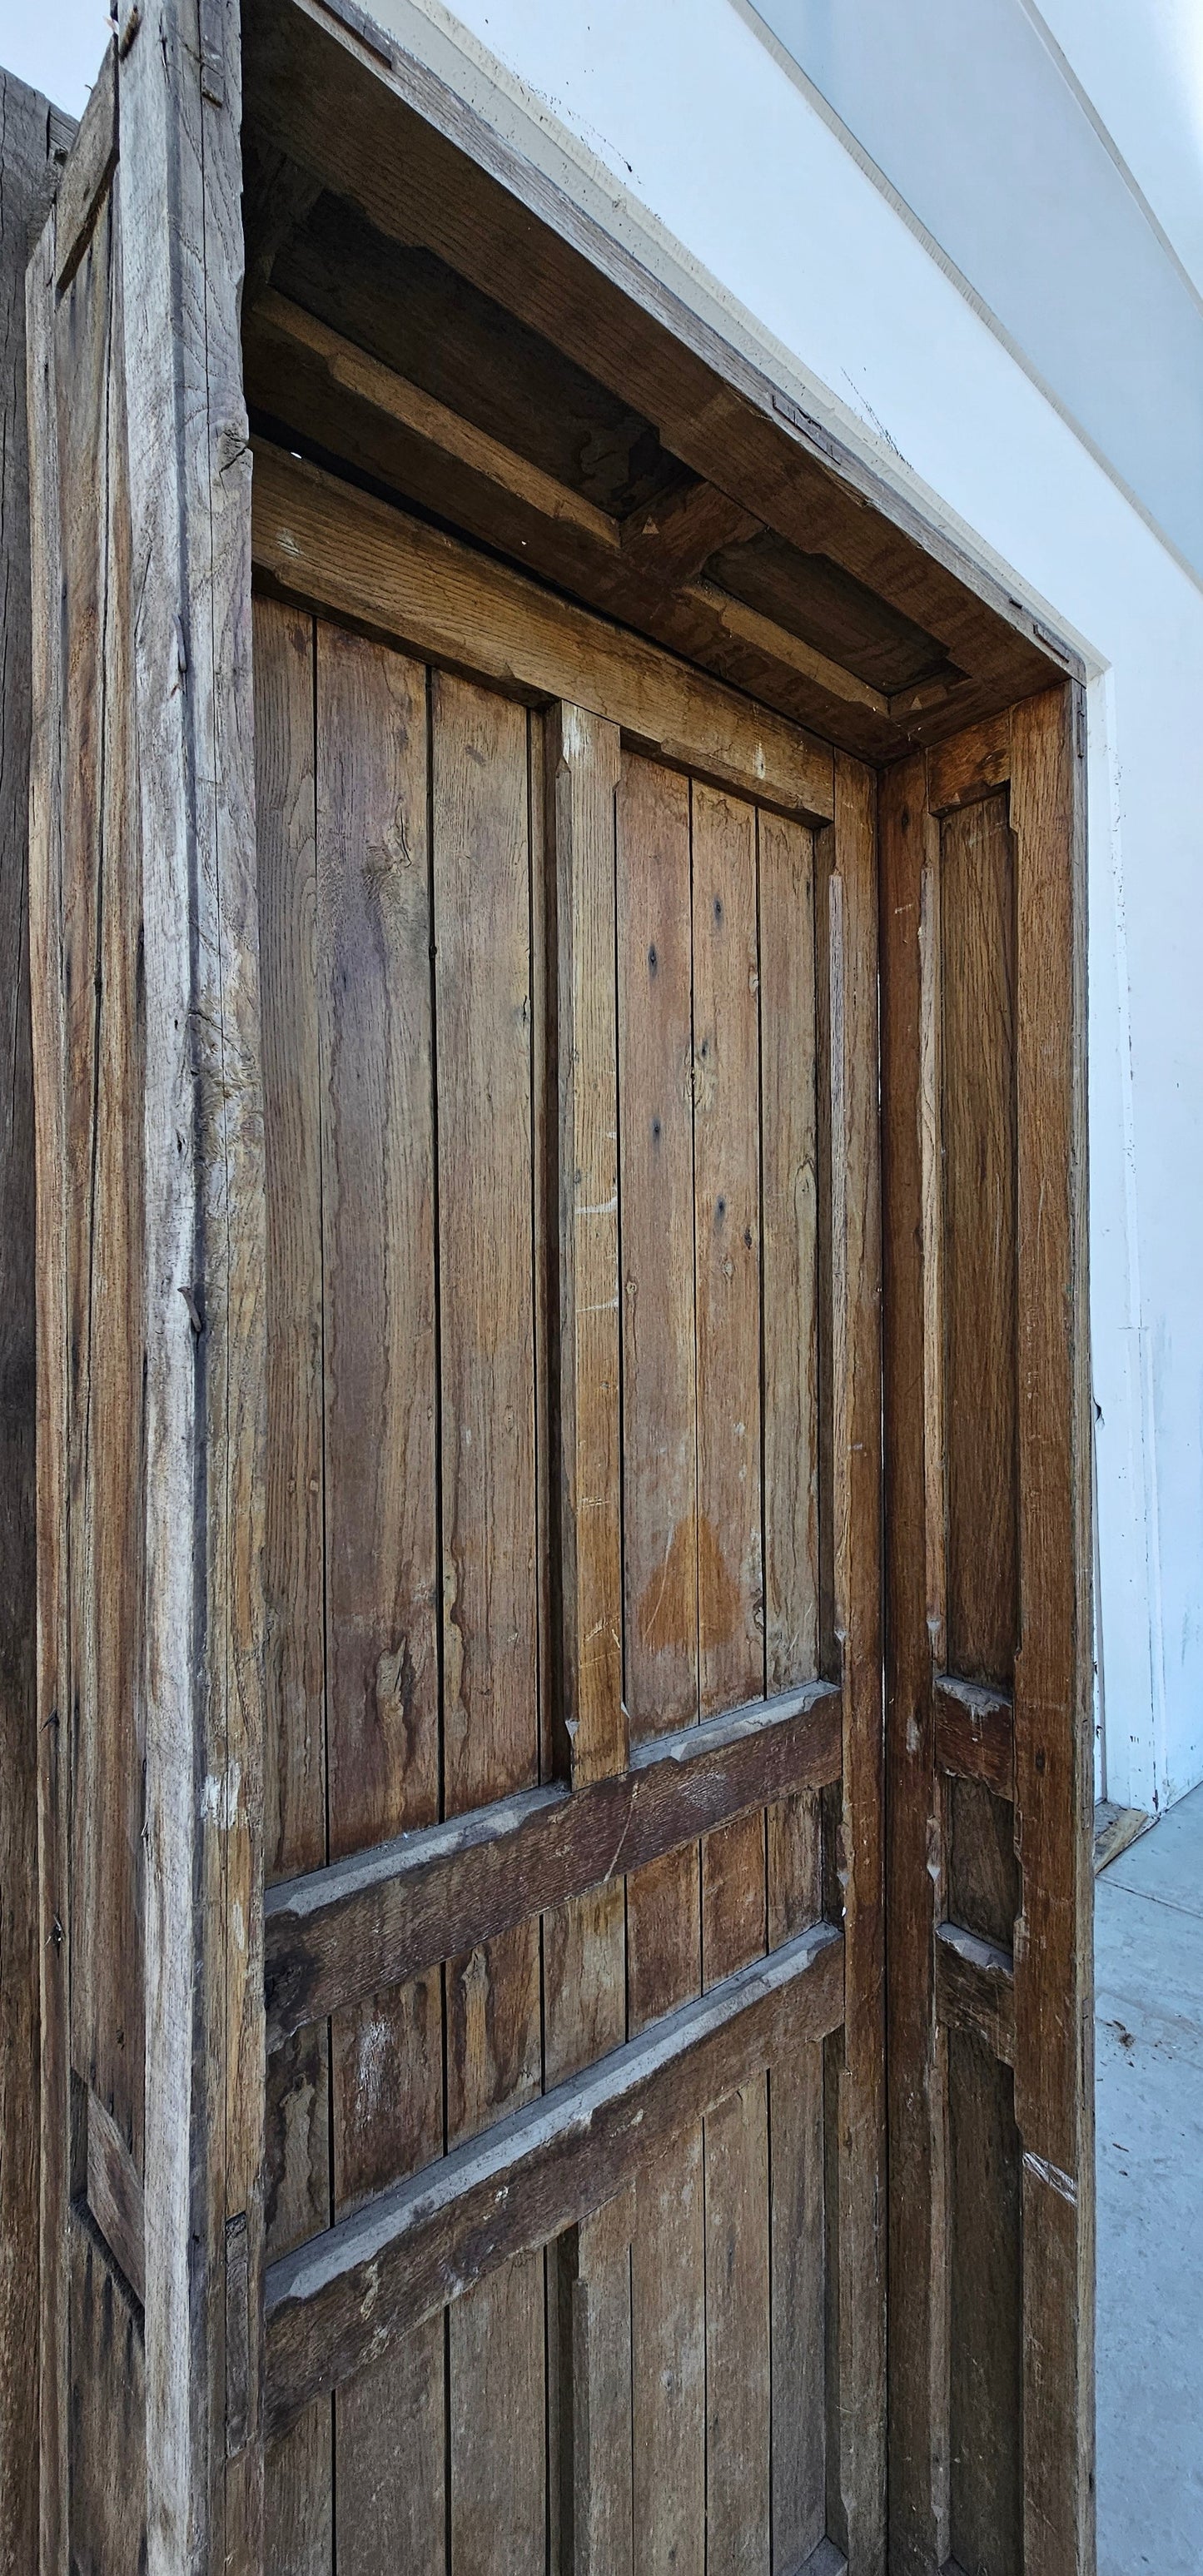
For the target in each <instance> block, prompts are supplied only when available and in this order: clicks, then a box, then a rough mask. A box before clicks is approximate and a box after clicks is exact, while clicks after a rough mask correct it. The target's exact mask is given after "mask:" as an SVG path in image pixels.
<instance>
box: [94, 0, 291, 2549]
mask: <svg viewBox="0 0 1203 2576" xmlns="http://www.w3.org/2000/svg"><path fill="white" fill-rule="evenodd" d="M119 77H120V105H121V135H122V155H121V159H120V161H119V163H118V165H117V178H116V181H115V186H116V188H117V191H118V194H119V201H120V212H121V236H122V246H123V257H124V262H125V279H124V303H123V312H124V329H125V367H124V372H125V383H126V399H127V405H128V417H129V451H130V482H131V498H132V516H133V566H132V579H131V593H132V597H133V598H134V600H135V601H136V602H137V603H138V613H137V617H136V621H135V630H134V633H135V651H134V691H135V701H136V707H137V774H138V779H139V784H140V789H141V818H142V843H143V870H144V875H143V884H144V906H145V913H144V918H145V950H144V954H145V996H146V1046H147V1098H146V1116H145V1128H144V1134H145V1139H146V1154H147V1172H146V1204H147V1210H148V1243H147V1258H146V1325H147V1344H148V1352H149V1355H150V1357H149V1365H148V1371H147V1391H146V1404H147V1453H146V1454H147V1497H148V1502H147V1538H146V1568H147V1582H146V1600H147V1648H146V1658H145V1679H146V1689H147V1704H148V1707H149V1708H151V1709H153V1711H154V1725H153V1727H152V1728H150V1729H148V1740H147V1792H146V1796H147V1853H146V1867H147V1881H148V1891H149V1902H148V1909H147V1993H148V2012H147V2021H148V2028H150V2029H153V2031H154V2034H155V2045H154V2049H153V2051H152V2052H151V2053H150V2054H149V2055H148V2062H147V2090H146V2105H147V2108H146V2135H147V2178H148V2189H147V2208H146V2222H147V2223H146V2247H147V2265H146V2274H147V2298H146V2345H147V2450H148V2459H149V2480H150V2486H149V2501H150V2512H149V2527H148V2549H149V2567H150V2570H151V2571H152V2576H159V2571H164V2576H165V2571H166V2570H167V2569H168V2568H170V2569H171V2570H172V2571H173V2576H179V2571H180V2570H185V2571H188V2570H192V2569H194V2568H195V2569H198V2570H199V2569H200V2568H201V2567H202V2566H205V2565H208V2564H209V2563H211V2561H212V2560H213V2559H217V2560H218V2561H220V2562H222V2563H224V2564H225V2565H226V2566H227V2567H228V2568H229V2569H231V2570H232V2571H233V2570H240V2569H242V2568H244V2567H253V2566H254V2565H255V2564H256V2563H257V2562H258V2560H259V2558H260V2556H261V2550H262V2453H261V2445H260V2444H259V2442H258V2440H257V2437H256V2427H257V2425H258V2423H259V2420H260V2405H259V2365H260V2350H261V2341H262V2330H261V2260H262V2201H261V2182H260V2175H261V2166H262V2147H263V2116H264V2090H265V2088H264V2054H263V1963H262V1922H263V1887H262V1845H263V1834H262V1700H263V1640H262V1601H261V1592H260V1583H261V1565H262V1540H263V1508H264V1474H263V1468H264V1432H265V1369H264V1348H263V1332H264V1313H263V1294H262V1283H263V1277H264V1257H265V1232H266V1226H265V1207H264V1181H263V1166H262V1092H261V1079H260V1042H259V1001H258V985H257V947H258V943H257V933H256V903H257V895H256V880H255V841H254V822H253V815H254V782H253V776H252V746H253V739H254V725H253V714H252V707H251V677H252V674H251V614H250V453H249V445H248V440H247V423H246V411H245V404H244V401H243V394H242V367H241V346H240V332H239V289H240V284H241V277H242V257H243V254H242V231H241V185H242V172H241V153H240V149H239V126H240V114H241V53H240V46H239V31H238V10H237V0H213V5H211V6H207V7H206V10H205V24H204V42H203V43H202V42H201V41H199V31H198V25H197V9H196V5H195V0H163V6H162V7H161V8H160V10H159V11H158V14H157V18H156V23H155V29H154V37H153V41H151V40H150V37H149V31H148V30H147V31H143V34H142V37H141V41H138V40H135V41H134V42H133V43H132V44H131V45H130V47H129V48H128V50H127V51H126V53H125V55H124V58H123V60H122V62H121V65H120V76H119ZM198 1326H199V1329H198ZM198 1778H199V1779H200V1780H202V1781H204V1782H206V1783H208V1784H210V1785H209V1792H207V1793H206V1795H205V1796H204V1797H203V1798H200V1799H198V1797H197V1781H198ZM227 2245H230V2246H231V2247H232V2248H233V2251H234V2255H235V2259H234V2260H233V2261H232V2263H231V2265H230V2269H229V2278H228V2285H227Z"/></svg>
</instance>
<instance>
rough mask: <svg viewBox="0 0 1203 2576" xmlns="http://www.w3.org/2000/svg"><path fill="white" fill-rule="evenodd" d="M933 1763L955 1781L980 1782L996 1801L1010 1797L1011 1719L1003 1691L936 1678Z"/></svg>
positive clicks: (1012, 1785)
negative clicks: (991, 1792)
mask: <svg viewBox="0 0 1203 2576" xmlns="http://www.w3.org/2000/svg"><path fill="white" fill-rule="evenodd" d="M934 1689H935V1702H936V1761H937V1763H938V1764H939V1767H940V1769H941V1771H951V1772H952V1773H953V1774H954V1776H955V1777H956V1778H957V1779H959V1780H980V1781H981V1782H982V1783H983V1786H984V1787H985V1788H987V1789H992V1790H993V1792H994V1795H995V1797H996V1798H1013V1797H1014V1795H1015V1721H1014V1716H1013V1713H1012V1708H1011V1701H1010V1697H1009V1695H1008V1693H1007V1692H1006V1691H997V1690H987V1689H985V1688H984V1687H983V1685H982V1684H981V1683H979V1682H961V1681H956V1680H954V1679H953V1677H952V1675H951V1674H949V1673H941V1674H939V1675H938V1677H937V1680H936V1682H935V1685H934Z"/></svg>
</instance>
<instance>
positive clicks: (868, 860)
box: [821, 754, 886, 2576]
mask: <svg viewBox="0 0 1203 2576" xmlns="http://www.w3.org/2000/svg"><path fill="white" fill-rule="evenodd" d="M825 839H826V843H827V846H826V849H825V851H824V854H823V855H824V862H825V865H824V873H823V877H822V881H821V894H822V912H821V919H822V923H823V929H824V932H825V939H824V948H825V959H826V979H827V988H826V1010H827V1025H828V1029H829V1032H830V1037H829V1045H830V1058H829V1066H830V1070H829V1080H830V1140H831V1141H830V1154H831V1161H830V1171H831V1219H830V1227H831V1236H830V1239H831V1351H832V1361H831V1387H832V1496H831V1510H832V1518H833V1523H834V1528H833V1543H832V1581H833V1609H834V1621H835V1635H836V1642H837V1650H838V1653H839V1658H840V1664H841V1668H842V1678H843V1691H844V1703H843V1705H844V1765H843V1794H842V1815H841V1819H840V1825H839V1832H840V1836H841V1879H842V1883H843V1895H844V1939H845V1945H846V1977H845V2021H844V2038H843V2064H842V2067H841V2068H840V2072H839V2075H838V2078H837V2089H836V2106H835V2118H836V2130H837V2138H838V2213H837V2214H838V2238H839V2253H838V2260H839V2268H840V2283H839V2300H838V2346H839V2368H838V2381H837V2387H838V2404H837V2406H836V2409H835V2414H834V2422H833V2417H832V2414H831V2413H829V2417H828V2422H829V2429H830V2431H831V2433H832V2435H833V2438H834V2442H835V2455H834V2458H830V2459H829V2488H830V2487H831V2486H832V2484H833V2483H834V2487H835V2491H836V2492H837V2493H838V2496H839V2500H840V2505H841V2521H842V2523H843V2524H844V2525H845V2526H846V2538H845V2530H844V2529H840V2530H838V2531H836V2532H835V2533H833V2534H831V2536H832V2537H834V2538H835V2539H836V2540H837V2541H838V2542H839V2543H840V2545H841V2546H842V2547H844V2548H845V2553H846V2556H847V2558H848V2563H849V2567H850V2568H851V2569H852V2570H854V2571H856V2576H879V2571H881V2570H882V2569H883V2568H884V2565H885V2550H886V2531H885V2468H886V2460H885V2252H886V2248H885V2227H886V2213H885V2210H884V2207H883V2206H882V2200H881V2182H880V2178H881V2174H882V2172H883V2170H884V2164H883V2159H884V2153H885V2066H884V2055H885V2052H884V2046H883V2034H884V2007H885V1995H884V1978H885V1960H884V1949H883V1932H884V1893H883V1858H884V1845H883V1826H884V1815H883V1808H884V1800H883V1745H882V1675H881V1646H882V1631H881V1220H880V1187H879V1160H878V1115H877V1104H878V1035H877V797H876V781H875V780H874V778H873V777H872V775H871V774H870V773H869V772H868V771H866V770H864V769H863V768H861V766H860V765H859V763H857V762H856V761H853V760H851V759H849V758H848V757H847V756H846V755H845V754H839V755H837V759H836V813H835V822H834V825H833V827H832V831H831V833H830V834H829V835H827V836H825ZM845 1872H846V1878H844V1876H843V1873H845ZM833 2393H834V2392H833V2391H832V2390H830V2389H829V2398H830V2397H831V2395H832V2394H833ZM829 2531H830V2525H829Z"/></svg>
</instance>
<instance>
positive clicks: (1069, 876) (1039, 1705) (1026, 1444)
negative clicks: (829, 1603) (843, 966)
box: [1011, 690, 1094, 2576]
mask: <svg viewBox="0 0 1203 2576" xmlns="http://www.w3.org/2000/svg"><path fill="white" fill-rule="evenodd" d="M1084 741H1085V727H1084V723H1082V722H1081V719H1080V709H1076V708H1075V703H1074V698H1073V695H1072V693H1071V692H1070V691H1068V690H1058V691H1052V692H1050V693H1048V694H1047V695H1046V696H1044V697H1042V698H1034V699H1031V700H1029V701H1028V702H1027V703H1026V704H1025V705H1024V706H1022V707H1017V708H1016V709H1015V710H1014V713H1013V715H1012V720H1011V760H1012V766H1011V821H1012V826H1013V829H1014V832H1015V841H1016V871H1017V879H1018V884H1017V912H1018V976H1017V995H1016V1054H1017V1092H1018V1113H1017V1124H1018V1139H1019V1283H1020V1284H1019V1514H1020V1527H1019V1545H1020V1557H1021V1563H1022V1565H1023V1574H1024V1598H1023V1631H1022V1640H1023V1642H1022V1650H1021V1653H1020V1655H1019V1657H1018V1659H1017V1663H1016V1673H1015V1795H1016V1805H1017V1810H1018V1817H1019V1841H1020V1852H1021V1857H1022V1867H1023V1913H1022V1917H1021V1920H1020V1924H1019V1925H1018V1926H1017V1928H1016V1937H1015V2065H1016V2076H1015V2117H1016V2121H1017V2124H1018V2127H1019V2131H1020V2134H1021V2136H1022V2139H1023V2149H1024V2167H1023V2245H1024V2289H1023V2311H1024V2313H1023V2349H1024V2423H1025V2426H1030V2427H1031V2432H1030V2434H1029V2435H1027V2437H1026V2438H1025V2447H1024V2548H1025V2551H1026V2554H1027V2556H1028V2558H1029V2559H1031V2558H1033V2557H1035V2556H1036V2555H1037V2553H1039V2555H1040V2557H1041V2559H1042V2561H1043V2563H1044V2564H1045V2565H1047V2566H1048V2568H1049V2570H1050V2576H1062V2571H1065V2576H1069V2571H1074V2576H1076V2571H1077V2570H1078V2569H1079V2568H1081V2567H1087V2568H1089V2566H1090V2565H1091V2563H1092V2559H1093V2551H1094V2474H1093V2470H1094V2405H1093V2386H1094V2380H1093V2358H1094V2348H1093V2318H1094V2194H1093V2153H1094V2130H1093V2102H1094V2092H1093V2029H1094V2024H1093V1981H1092V1973H1091V1958H1092V1951H1091V1921H1092V1903H1093V1879H1092V1874H1091V1867H1090V1833H1091V1825H1092V1819H1093V1773H1092V1739H1091V1724H1092V1717H1091V1689H1092V1684H1091V1669H1092V1663H1091V1658H1092V1646H1091V1638H1092V1634H1093V1630H1092V1621H1091V1599H1090V1585H1091V1568H1092V1564H1093V1556H1092V1547H1091V1537H1090V1529H1091V1471H1090V1456H1091V1450H1090V1437H1091V1434H1090V1382H1089V1325H1088V1313H1087V1292H1086V1279H1087V1236H1086V1107H1085V1028H1086V1017H1085V1012H1086V1002H1085V991H1086V984H1085V975H1086V964H1085V959H1086V914H1085V905H1086V896H1085V829H1084V812H1085V808H1084V781H1083V763H1082V756H1081V751H1080V750H1079V749H1078V748H1077V746H1078V745H1079V744H1083V743H1084Z"/></svg>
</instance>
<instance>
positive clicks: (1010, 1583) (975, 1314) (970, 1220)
mask: <svg viewBox="0 0 1203 2576" xmlns="http://www.w3.org/2000/svg"><path fill="white" fill-rule="evenodd" d="M939 909H940V941H939V953H940V957H941V960H942V973H941V998H942V1003H943V1010H942V1023H943V1025H942V1032H941V1038H942V1046H941V1052H942V1079H941V1084H940V1102H941V1119H942V1137H943V1168H944V1192H943V1198H944V1206H943V1220H944V1221H943V1245H942V1253H943V1280H942V1288H943V1301H942V1302H943V1311H944V1319H945V1331H944V1342H945V1369H946V1372H947V1384H946V1402H945V1419H944V1432H945V1441H946V1474H947V1504H946V1509H947V1523H948V1540H947V1549H948V1562H947V1578H946V1580H947V1604H946V1620H947V1654H948V1659H949V1669H950V1670H951V1671H953V1672H955V1673H958V1674H961V1675H963V1676H964V1678H965V1679H966V1680H969V1681H993V1682H1002V1683H1009V1681H1010V1679H1011V1671H1012V1666H1013V1662H1014V1656H1015V1642H1016V1618H1017V1614H1018V1607H1019V1577H1018V1565H1017V1561H1016V1539H1017V1527H1016V1507H1017V1496H1016V1490H1015V1480H1016V1465H1017V1460H1016V1384H1015V1364H1016V1340H1015V1293H1016V1232H1015V1187H1016V1179H1015V877H1014V868H1013V864H1012V857H1011V835H1010V830H1009V828H1008V822H1007V800H1006V795H1005V792H1004V793H1003V794H1000V795H996V796H991V797H987V798H986V799H984V800H983V801H982V802H980V803H978V804H974V805H968V806H965V807H964V808H963V809H962V810H961V811H960V812H958V813H953V814H948V815H946V816H945V818H944V821H943V823H942V825H941V827H940V888H939Z"/></svg>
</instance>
